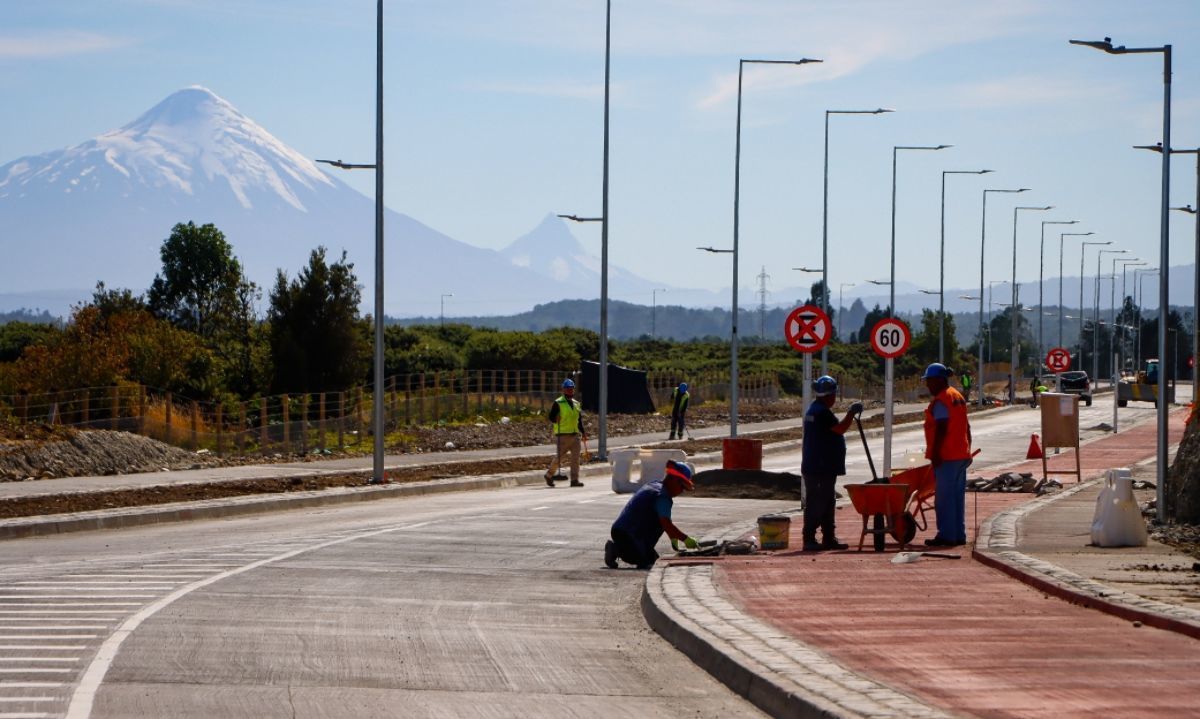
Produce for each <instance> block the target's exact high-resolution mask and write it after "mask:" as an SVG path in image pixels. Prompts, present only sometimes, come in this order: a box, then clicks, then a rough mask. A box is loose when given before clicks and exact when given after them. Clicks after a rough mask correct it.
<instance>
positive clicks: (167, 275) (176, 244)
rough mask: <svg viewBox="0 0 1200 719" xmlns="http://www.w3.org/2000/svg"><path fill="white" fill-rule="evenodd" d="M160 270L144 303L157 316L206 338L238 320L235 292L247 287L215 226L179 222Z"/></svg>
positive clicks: (164, 249) (163, 250) (164, 248)
mask: <svg viewBox="0 0 1200 719" xmlns="http://www.w3.org/2000/svg"><path fill="white" fill-rule="evenodd" d="M159 256H160V257H161V258H162V272H161V273H160V274H158V275H156V276H155V277H154V282H153V283H151V285H150V291H149V292H148V293H147V296H146V304H147V306H149V308H150V311H151V312H153V313H154V314H155V316H157V317H161V318H163V319H166V320H168V321H170V322H171V324H173V325H175V326H176V327H179V328H180V329H185V330H188V331H190V332H195V333H196V334H198V335H200V336H201V337H204V338H206V339H208V338H213V337H215V336H217V335H218V334H220V333H222V332H223V331H225V330H226V329H227V328H226V324H227V323H226V320H227V319H233V320H234V321H236V319H237V317H238V315H239V311H240V310H241V309H242V308H241V307H240V306H239V297H238V295H239V292H244V291H246V289H247V288H245V287H243V285H249V284H250V283H249V281H248V280H246V278H245V275H243V274H242V265H241V263H240V262H238V261H237V259H236V258H235V257H234V256H233V247H232V246H231V245H230V244H229V242H227V241H226V240H225V235H224V234H223V233H222V232H221V231H220V230H218V229H217V228H216V226H215V225H212V224H207V225H202V226H200V227H197V226H196V224H195V223H194V222H189V223H187V224H186V225H185V224H182V223H180V224H177V225H175V227H174V228H172V230H171V236H170V237H168V238H167V239H166V240H164V241H163V244H162V248H161V249H160V250H159ZM249 291H250V292H251V294H253V290H249Z"/></svg>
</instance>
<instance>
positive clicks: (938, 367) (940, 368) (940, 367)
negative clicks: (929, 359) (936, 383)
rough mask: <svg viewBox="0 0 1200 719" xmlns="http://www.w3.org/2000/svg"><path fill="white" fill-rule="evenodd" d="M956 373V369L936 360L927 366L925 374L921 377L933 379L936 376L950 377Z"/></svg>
mask: <svg viewBox="0 0 1200 719" xmlns="http://www.w3.org/2000/svg"><path fill="white" fill-rule="evenodd" d="M952 374H954V370H952V369H950V368H949V367H947V366H946V365H944V364H942V363H941V362H934V363H933V364H931V365H929V366H928V367H926V368H925V374H923V375H921V379H933V378H934V377H949V376H950V375H952Z"/></svg>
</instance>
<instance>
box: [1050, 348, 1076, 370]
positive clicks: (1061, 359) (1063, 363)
mask: <svg viewBox="0 0 1200 719" xmlns="http://www.w3.org/2000/svg"><path fill="white" fill-rule="evenodd" d="M1046 369H1048V370H1050V371H1051V372H1056V373H1057V372H1066V371H1067V370H1069V369H1071V352H1070V351H1069V350H1067V349H1065V348H1063V347H1055V348H1054V349H1052V350H1050V351H1049V352H1047V353H1046Z"/></svg>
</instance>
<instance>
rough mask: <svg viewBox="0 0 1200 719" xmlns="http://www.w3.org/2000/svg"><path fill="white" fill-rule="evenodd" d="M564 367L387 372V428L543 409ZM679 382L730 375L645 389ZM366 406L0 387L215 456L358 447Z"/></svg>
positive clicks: (775, 389) (66, 413)
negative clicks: (35, 391)
mask: <svg viewBox="0 0 1200 719" xmlns="http://www.w3.org/2000/svg"><path fill="white" fill-rule="evenodd" d="M567 376H568V374H567V373H564V372H562V371H558V370H463V371H457V372H432V373H419V374H408V375H398V376H393V377H389V378H387V379H386V380H385V386H384V395H383V401H384V424H385V431H396V430H400V429H402V428H411V427H423V426H436V425H439V424H443V423H455V422H463V421H468V420H474V419H477V418H480V417H484V418H487V417H496V416H499V415H524V414H533V413H538V412H545V411H547V410H548V409H549V407H550V404H551V403H552V402H553V401H554V400H555V398H556V397H558V395H559V392H560V386H561V383H562V380H563V378H565V377H567ZM571 376H574V377H575V378H576V380H577V382H578V381H579V378H578V376H577V375H571ZM680 381H688V382H689V383H690V388H689V390H690V392H691V394H692V401H693V403H696V404H698V403H701V402H704V401H723V400H726V399H728V397H729V394H730V393H729V376H728V374H724V375H722V374H721V373H718V372H712V373H699V374H694V375H691V376H690V378H689V376H688V375H687V374H685V373H682V372H650V373H648V375H647V389H648V390H649V392H650V395H651V398H652V399H653V400H654V403H655V406H656V407H664V406H666V405H667V404H668V403H669V401H670V396H671V390H673V389H674V388H675V387H676V386H677V385H678V383H679V382H680ZM738 386H739V390H740V395H739V398H740V400H741V401H743V402H768V401H772V400H774V399H777V398H778V397H779V395H780V391H779V382H778V379H777V377H776V376H775V375H773V374H770V373H751V374H748V375H743V376H741V377H739V381H738ZM581 389H582V391H583V392H586V391H587V388H581ZM372 409H373V392H372V387H370V386H360V387H355V388H352V389H350V390H346V391H340V392H313V393H299V394H279V395H270V396H265V397H258V398H255V399H251V400H245V401H235V400H230V401H225V402H210V401H199V400H194V399H190V398H188V397H184V396H180V395H178V394H174V393H172V392H168V391H164V390H157V389H154V388H150V387H145V386H142V385H128V384H120V385H112V386H108V387H85V388H79V389H71V390H63V391H54V392H46V393H38V394H26V393H22V394H16V395H0V419H6V420H8V421H10V422H16V423H37V424H50V425H60V426H68V427H74V428H78V429H107V430H121V431H126V432H133V433H135V434H140V435H144V436H147V437H152V438H154V439H157V440H159V441H162V442H166V443H168V444H172V445H175V446H177V447H182V448H185V449H189V450H193V451H198V450H207V451H210V452H215V453H216V454H217V455H218V456H227V455H236V456H246V455H253V454H258V455H271V454H279V453H295V452H300V453H304V454H308V453H310V452H319V453H324V452H327V451H331V450H334V449H337V450H339V451H341V450H345V449H347V448H349V447H358V446H359V445H361V444H363V442H364V441H366V440H367V438H368V437H369V436H370V429H371V418H372V414H373V413H372Z"/></svg>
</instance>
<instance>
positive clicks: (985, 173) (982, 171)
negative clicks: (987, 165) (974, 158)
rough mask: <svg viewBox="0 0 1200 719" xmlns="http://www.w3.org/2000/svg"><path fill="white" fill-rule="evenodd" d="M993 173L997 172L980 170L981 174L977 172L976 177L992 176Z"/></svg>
mask: <svg viewBox="0 0 1200 719" xmlns="http://www.w3.org/2000/svg"><path fill="white" fill-rule="evenodd" d="M993 172H995V170H980V171H979V172H976V173H975V174H976V175H988V174H991V173H993Z"/></svg>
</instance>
